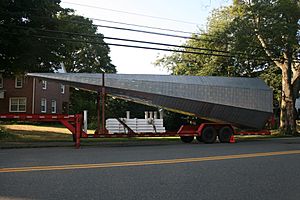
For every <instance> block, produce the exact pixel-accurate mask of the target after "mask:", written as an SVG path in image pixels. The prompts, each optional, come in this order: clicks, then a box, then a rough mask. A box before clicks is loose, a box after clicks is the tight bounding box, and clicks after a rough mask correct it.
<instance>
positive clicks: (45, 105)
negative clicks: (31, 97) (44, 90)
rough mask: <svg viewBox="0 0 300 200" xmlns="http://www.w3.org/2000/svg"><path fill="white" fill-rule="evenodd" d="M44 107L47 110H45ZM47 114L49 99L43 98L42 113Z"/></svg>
mask: <svg viewBox="0 0 300 200" xmlns="http://www.w3.org/2000/svg"><path fill="white" fill-rule="evenodd" d="M43 104H44V105H43ZM43 107H44V108H45V109H43ZM46 112H47V99H46V98H41V113H46Z"/></svg>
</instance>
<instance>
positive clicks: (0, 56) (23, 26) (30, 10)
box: [0, 0, 63, 74]
mask: <svg viewBox="0 0 300 200" xmlns="http://www.w3.org/2000/svg"><path fill="white" fill-rule="evenodd" d="M59 3H60V1H59V0H51V1H49V0H26V1H25V0H20V1H13V0H2V1H1V2H0V30H1V31H0V46H1V48H0V70H1V71H5V72H6V73H8V74H10V73H24V72H28V71H40V72H46V71H51V70H53V68H55V67H56V66H58V64H59V62H60V60H59V57H58V56H57V55H56V54H55V53H54V52H56V50H57V46H58V44H57V43H55V42H54V41H48V40H43V39H41V38H38V37H34V36H33V34H32V32H33V29H32V28H43V29H57V28H58V23H57V21H55V20H53V18H55V16H56V14H57V13H59V12H60V11H62V10H63V9H62V8H61V7H60V5H59ZM37 16H38V17H37Z"/></svg>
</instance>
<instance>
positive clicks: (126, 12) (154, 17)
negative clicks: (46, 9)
mask: <svg viewBox="0 0 300 200" xmlns="http://www.w3.org/2000/svg"><path fill="white" fill-rule="evenodd" d="M63 3H65V4H70V5H76V6H82V7H88V8H93V9H101V10H107V11H112V12H118V13H125V14H129V15H136V16H142V17H148V18H153V19H162V20H167V21H173V22H179V23H184V24H193V25H199V24H198V23H195V22H188V21H183V20H176V19H171V18H164V17H157V16H152V15H145V14H141V13H134V12H128V11H122V10H115V9H110V8H104V7H99V6H92V5H87V4H80V3H72V2H67V1H64V2H63Z"/></svg>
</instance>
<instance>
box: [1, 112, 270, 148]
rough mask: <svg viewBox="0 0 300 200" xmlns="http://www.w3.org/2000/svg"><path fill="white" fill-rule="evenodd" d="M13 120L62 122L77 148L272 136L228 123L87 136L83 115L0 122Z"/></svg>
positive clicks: (20, 116)
mask: <svg viewBox="0 0 300 200" xmlns="http://www.w3.org/2000/svg"><path fill="white" fill-rule="evenodd" d="M3 119H13V120H18V121H29V122H31V121H34V122H60V123H61V124H63V125H64V126H65V127H66V128H67V129H68V130H70V132H71V133H72V135H73V141H74V142H75V147H76V148H79V147H80V139H81V138H132V137H180V138H181V140H182V141H183V142H185V143H191V142H192V141H193V140H194V138H195V137H196V139H197V140H198V141H199V142H204V143H214V142H215V141H216V138H217V137H218V138H219V141H220V142H230V140H231V139H232V137H233V136H234V135H270V134H271V133H270V131H268V130H261V131H252V132H246V131H241V132H236V131H235V129H234V128H233V126H232V125H231V124H228V123H202V124H200V125H182V126H181V127H180V129H179V130H178V132H165V133H135V132H129V133H128V134H118V133H116V134H108V133H107V132H104V133H101V132H98V131H96V132H95V133H94V134H87V133H86V132H84V131H83V130H82V124H83V117H82V114H75V115H63V114H0V120H3Z"/></svg>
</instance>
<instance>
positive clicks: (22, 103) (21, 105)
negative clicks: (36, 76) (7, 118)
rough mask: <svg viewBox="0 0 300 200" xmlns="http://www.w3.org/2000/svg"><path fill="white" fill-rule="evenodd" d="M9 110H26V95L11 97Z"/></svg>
mask: <svg viewBox="0 0 300 200" xmlns="http://www.w3.org/2000/svg"><path fill="white" fill-rule="evenodd" d="M9 112H26V97H13V98H9Z"/></svg>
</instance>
